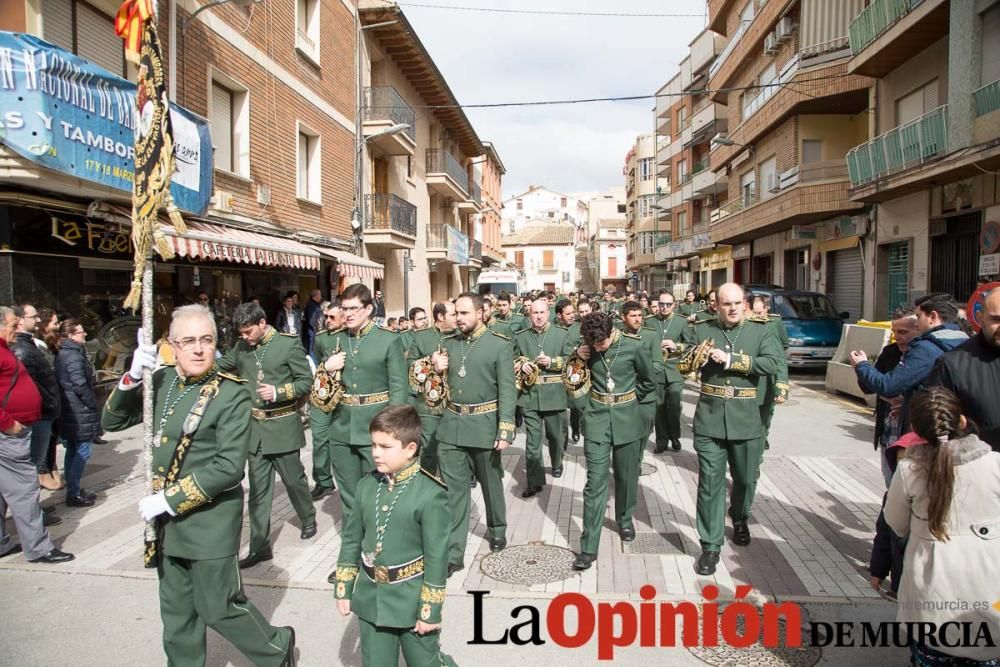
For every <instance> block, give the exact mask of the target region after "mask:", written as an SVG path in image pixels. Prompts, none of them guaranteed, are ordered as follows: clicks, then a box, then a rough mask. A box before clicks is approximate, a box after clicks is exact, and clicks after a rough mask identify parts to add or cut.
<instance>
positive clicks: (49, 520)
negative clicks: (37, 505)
mask: <svg viewBox="0 0 1000 667" xmlns="http://www.w3.org/2000/svg"><path fill="white" fill-rule="evenodd" d="M61 523H62V517H58V516H56V515H55V514H51V513H50V514H43V515H42V525H43V526H45V527H46V528H48V527H49V526H58V525H59V524H61Z"/></svg>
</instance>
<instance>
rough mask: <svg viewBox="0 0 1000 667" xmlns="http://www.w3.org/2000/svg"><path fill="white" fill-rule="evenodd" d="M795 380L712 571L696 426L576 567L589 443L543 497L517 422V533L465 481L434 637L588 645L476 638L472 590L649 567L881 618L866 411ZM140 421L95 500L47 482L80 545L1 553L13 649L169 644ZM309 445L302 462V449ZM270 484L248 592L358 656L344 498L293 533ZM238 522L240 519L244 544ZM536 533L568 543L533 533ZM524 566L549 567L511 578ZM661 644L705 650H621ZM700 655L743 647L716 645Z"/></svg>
mask: <svg viewBox="0 0 1000 667" xmlns="http://www.w3.org/2000/svg"><path fill="white" fill-rule="evenodd" d="M792 379H793V382H795V384H794V386H793V393H792V400H791V401H790V402H789V404H787V405H785V406H779V408H778V410H777V414H776V415H775V419H774V427H773V430H772V437H771V449H770V450H769V451H768V452H767V453H766V457H765V463H764V467H763V470H762V474H761V478H760V481H759V484H758V489H757V500H756V502H755V505H754V520H753V521H752V522H751V529H752V532H753V535H754V540H753V543H752V544H751V545H750V546H749V547H746V548H734V547H733V546H732V544H731V543H730V542H729V541H728V535H730V534H731V528H727V544H726V545H725V547H724V548H723V552H722V561H721V563H720V567H719V570H718V572H717V574H716V576H715V577H698V576H697V575H695V573H694V570H693V564H694V560H695V558H697V556H698V553H699V549H698V540H697V532H696V530H695V518H694V515H695V489H696V485H697V459H696V456H695V455H694V453H693V452H692V450H691V448H690V431H689V430H688V432H687V434H686V437H685V439H684V446H685V448H684V450H682V451H681V452H680V453H678V454H665V455H653V454H652V452H651V451H647V453H646V456H645V459H644V470H643V472H644V473H646V474H644V475H643V476H642V477H641V478H640V483H641V497H640V503H639V508H638V512H637V516H636V519H637V521H636V530H637V532H638V539H637V540H636V541H635V542H634V543H632V544H631V545H625V546H624V548H623V544H622V542H621V541H620V540H619V539H618V537H617V534H616V533H614V532H612V530H611V528H612V527H613V525H614V523H613V519H612V514H611V509H612V508H611V507H610V504H609V512H608V515H607V517H606V520H605V527H606V528H607V530H605V532H604V534H603V537H602V541H601V547H600V558H599V561H598V563H597V565H596V567H594V568H592V569H591V570H589V571H587V572H584V573H582V574H576V573H570V572H568V569H567V568H568V564H569V562H570V561H571V560H572V555H571V554H570V551H569V550H573V549H575V548H576V547H577V545H578V541H579V533H580V523H581V514H582V490H583V485H584V481H585V477H586V471H585V469H584V467H583V455H582V454H583V448H582V443H581V446H572V445H571V446H570V448H569V456H568V457H567V461H566V472H565V474H564V476H563V477H562V478H561V479H558V480H550V481H551V482H554V483H550V485H549V486H548V487H546V490H545V491H544V492H543V493H542V494H540V495H539V496H537V497H535V498H532V499H530V500H522V499H521V498H520V496H519V493H520V491H521V489H522V487H523V485H524V471H523V440H524V437H523V434H522V435H519V436H518V440H517V442H516V445H515V447H513V448H511V449H510V450H508V452H505V454H504V467H505V469H506V470H507V472H508V475H507V476H506V477H505V481H506V484H507V488H508V496H507V501H508V525H509V526H510V528H509V531H508V539H509V542H510V545H511V547H512V548H511V549H509V550H508V551H509V553H507V554H505V555H506V556H507V561H506V562H503V561H498V560H496V558H497V557H495V556H490V555H489V549H488V546H487V544H486V542H485V541H484V540H483V534H484V531H485V524H484V522H483V521H482V520H481V517H482V516H483V508H482V501H481V496H480V494H479V492H478V491H474V492H473V497H474V499H475V500H476V501H477V504H476V509H477V511H475V512H474V514H473V521H474V526H473V527H472V532H473V535H471V536H470V540H469V547H468V553H467V554H466V559H465V560H466V569H465V570H464V571H463V572H461V573H459V574H458V575H456V576H454V577H453V578H452V579H451V580H450V581H449V584H448V591H449V598H448V601H447V603H446V605H445V630H444V633H443V637H442V642H443V644H444V646H445V649H446V651H448V652H450V653H452V654H453V655H454V656H456V657H457V658H458V659H459V661H460V662H466V663H467V662H471V661H472V660H477V661H479V660H482V659H483V658H487V659H488V658H490V657H496V658H498V659H503V658H508V659H509V657H510V656H511V655H512V654H513V651H515V650H516V651H517V653H516V655H517V656H518V661H519V662H523V663H524V664H529V665H530V664H543V663H544V664H553V661H555V662H556V664H562V663H564V662H565V663H569V662H572V663H574V664H590V663H591V662H596V650H595V648H594V645H593V643H592V644H588V645H587V646H585V647H583V648H580V649H576V650H571V649H562V648H559V647H557V646H554V645H553V644H552V643H551V642H549V643H547V644H546V645H544V646H529V647H518V648H516V649H515V648H514V647H509V646H508V647H503V646H487V647H484V646H469V645H468V644H467V643H466V642H468V641H469V640H471V639H472V637H473V629H472V625H473V621H472V598H471V596H470V595H468V593H467V591H473V590H486V591H490V594H489V597H488V598H487V599H486V603H485V605H486V617H485V618H486V621H485V622H486V628H487V630H486V633H485V634H486V636H487V638H492V636H493V635H499V634H500V633H501V632H502V630H503V629H504V628H507V627H510V626H511V625H513V624H514V623H515V622H519V621H521V620H524V618H521V619H519V620H518V621H512V620H511V617H510V614H509V612H508V611H507V610H509V609H513V608H514V607H515V606H517V605H519V604H534V605H536V606H538V607H539V608H541V609H542V611H543V616H542V618H543V624H544V608H545V607H546V603H547V601H548V600H550V599H551V598H552V597H553V596H554V595H555V594H558V593H562V592H578V593H583V594H585V595H587V596H588V597H590V598H592V599H595V600H601V601H614V600H620V599H629V600H632V601H633V603H634V604H638V602H639V601H640V598H639V590H640V588H641V587H642V586H644V585H647V584H650V585H652V586H654V587H655V588H656V591H657V599H660V600H675V601H676V600H690V601H694V602H697V603H701V602H702V597H701V590H702V587H703V586H704V585H706V584H709V583H715V584H717V585H718V586H719V588H720V590H721V594H720V597H721V598H722V599H732V598H733V595H734V591H735V590H736V586H737V585H742V584H748V585H750V586H752V587H753V591H754V592H753V594H752V595H753V596H754V597H755V600H754V601H755V602H758V603H760V602H764V601H779V602H780V601H795V602H799V603H801V604H802V605H803V607H804V609H805V610H806V613H807V614H808V616H809V618H810V619H812V620H818V619H823V620H825V619H833V618H837V619H849V620H860V619H868V620H891V619H892V618H893V617H894V614H895V610H894V607H893V605H891V604H890V603H888V602H886V601H884V600H882V599H881V598H880V597H879V596H878V595H877V594H876V593H875V592H874V591H872V590H871V588H870V587H869V586H868V585H867V575H866V571H865V566H866V562H867V559H868V554H869V547H870V540H871V535H872V527H873V526H874V523H875V518H876V516H877V514H878V511H879V506H880V500H881V495H882V490H883V489H882V485H883V482H882V478H881V473H880V471H879V467H878V463H877V459H876V458H875V456H874V454H873V452H872V448H871V445H870V442H871V420H870V418H869V417H868V415H867V410H865V409H864V408H863V406H861V405H860V404H858V403H854V402H852V401H851V400H849V399H843V398H838V397H832V396H829V395H827V394H826V393H825V392H819V391H816V390H815V389H814V388H816V387H818V386H821V383H818V380H819V378H818V377H813V376H809V375H801V374H799V375H793V378H792ZM809 387H814V388H813V389H811V388H809ZM695 400H696V394H695V393H694V391H693V385H692V386H689V388H688V391H686V392H685V397H684V403H685V404H684V412H685V425H686V427H687V428H688V429H689V427H690V423H691V417H692V416H693V412H694V405H695ZM138 435H139V434H138V431H137V430H133V431H130V432H126V433H123V434H110V435H109V439H110V440H111V444H109V445H106V446H103V447H97V448H96V454H95V458H94V459H93V460H92V462H91V464H90V466H89V468H88V476H87V478H86V479H85V486H86V487H87V488H88V489H91V490H97V491H99V498H100V502H99V503H98V505H97V506H95V507H93V508H91V509H89V510H78V509H69V508H66V507H65V506H63V505H61V504H59V501H60V500H61V498H60V497H57V496H55V495H52V494H48V493H47V494H46V497H45V500H44V504H45V505H52V506H57V507H58V514H59V516H61V517H62V518H63V523H62V524H61V525H59V526H57V527H55V528H54V529H53V530H52V535H53V537H54V538H55V540H56V542H57V544H59V545H60V546H61V548H63V549H65V550H68V551H72V552H74V553H75V554H76V555H77V559H76V560H75V561H73V562H71V563H69V564H67V565H64V566H59V567H40V566H33V565H31V564H28V563H26V562H25V561H24V559H23V557H22V556H13V557H9V558H6V559H3V560H2V561H0V581H2V582H3V584H2V586H3V588H4V590H5V591H7V592H8V593H7V595H5V598H6V599H7V600H13V599H17V600H19V602H18V605H19V607H21V609H20V611H19V612H18V613H17V614H12V615H6V616H5V620H4V623H3V625H2V626H0V641H2V643H3V645H4V646H5V647H16V648H15V649H14V650H15V651H19V653H17V654H15V655H13V656H11V655H8V657H10V658H12V659H16V660H15V662H16V664H48V663H50V662H51V661H52V660H54V659H57V658H56V655H61V656H67V655H76V656H80V658H79V659H78V660H77V662H80V663H81V664H97V663H98V662H101V663H103V664H122V665H128V664H137V663H138V662H139V661H140V658H141V660H142V661H147V662H150V663H152V664H156V663H158V662H159V661H162V653H161V652H160V648H159V638H158V633H159V622H158V614H157V607H156V594H155V581H154V578H153V574H152V573H151V572H149V571H146V570H144V569H143V568H142V564H141V557H140V546H141V537H140V533H141V528H140V521H139V518H138V514H137V512H136V509H135V504H136V501H137V500H138V499H139V498H140V497H141V495H142V493H143V480H142V475H141V472H140V469H139V461H140V445H139V441H138ZM651 447H652V445H650V449H651ZM303 456H304V458H305V459H306V466H307V469H308V468H309V466H310V461H309V460H308V459H309V456H310V453H309V451H308V450H306V451H305V452H304V453H303ZM277 489H278V490H277V491H276V498H275V504H274V514H275V516H274V519H273V521H272V526H273V529H274V531H275V533H274V535H273V536H272V538H273V541H274V546H275V549H274V551H275V558H274V560H273V561H271V562H270V563H265V564H261V565H258V566H256V567H255V568H253V569H250V570H246V571H244V574H245V576H244V582H245V583H246V584H248V586H249V588H250V595H251V598H252V599H253V600H254V601H255V602H257V603H258V604H259V605H260V606H261V607H262V608H263V609H264V610H265V611H266V613H273V618H274V620H275V622H276V623H281V624H294V625H295V626H296V627H297V629H298V633H299V636H300V645H301V646H302V651H301V658H300V659H301V664H303V665H321V664H323V665H328V664H336V663H338V662H341V663H343V664H359V656H358V653H357V650H356V646H355V644H356V640H357V635H356V632H357V630H356V624H355V623H354V622H350V623H348V622H346V621H345V620H342V619H341V618H340V617H339V616H336V614H335V610H334V609H333V604H332V594H331V590H330V589H331V586H330V585H329V584H327V583H326V576H327V574H328V573H329V572H330V571H331V570H332V569H333V567H334V564H335V561H336V557H337V552H338V550H339V546H340V539H339V535H338V530H337V526H338V525H339V521H340V511H339V500H338V498H337V497H335V496H334V497H328V498H326V499H325V500H324V501H323V503H322V510H321V512H320V516H319V531H320V532H319V536H318V537H317V538H316V539H314V540H311V541H307V542H303V541H301V540H300V539H299V536H298V533H299V526H298V525H297V520H296V519H295V518H294V512H293V510H292V508H291V506H290V504H289V502H288V499H287V497H286V496H285V495H284V493H283V490H282V489H281V486H280V482H279V484H278V487H277ZM247 537H248V532H247V530H246V529H245V530H244V545H243V551H244V552H245V551H246V543H245V540H246V539H247ZM542 544H544V545H548V546H552V547H561V548H563V549H565V550H566V551H560V550H558V549H557V550H551V549H548V550H547V549H542V548H539V547H540V546H541V545H542ZM525 545H528V547H530V548H526V547H525ZM529 571H535V572H538V573H540V575H541V576H548V577H550V578H551V579H554V580H553V581H551V582H550V583H541V584H534V585H530V584H527V583H519V582H518V579H519V578H523V577H524V576H526V573H527V572H529ZM491 575H492V576H491ZM498 579H503V581H501V580H498ZM71 610H78V611H71ZM66 612H70V614H71V616H72V617H73V618H74V619H75V620H74V632H72V633H70V634H67V635H63V636H61V637H60V640H59V642H58V643H57V644H53V643H51V642H48V643H44V644H42V643H39V642H35V643H32V641H30V640H29V641H23V642H22V641H21V639H22V638H27V637H37V636H39V634H38V632H39V631H38V629H39V628H40V627H44V626H45V625H46V624H53V627H61V625H60V626H56V625H54V624H55V623H59V624H62V619H65V618H67V616H66ZM525 618H526V617H525ZM81 623H82V625H81ZM544 636H545V635H544V633H543V637H544ZM636 644H638V642H636ZM212 646H213V653H212V654H211V655H210V659H209V664H212V665H219V664H226V661H227V660H229V659H230V657H231V655H230V654H231V653H233V652H232V650H231V649H230V648H229V647H228V646H227V645H226V643H225V642H224V641H221V640H218V638H213V642H212ZM57 647H58V651H59V653H58V654H56V653H55V650H56V648H57ZM331 651H338V652H339V653H338V657H336V658H334V657H332V656H331ZM664 651H668V653H667V654H668V655H669V656H670V661H671V662H676V663H677V664H705V662H703V661H702V660H699V659H698V658H697V657H695V656H694V655H693V654H692V653H691V652H689V651H688V650H687V649H682V648H681V649H652V648H639V647H638V646H635V647H631V648H629V649H625V650H620V651H618V652H616V654H615V656H616V659H617V658H619V657H621V658H626V659H634V660H638V661H640V663H643V664H645V663H648V662H649V661H651V660H653V656H656V657H657V658H659V657H660V656H661V655H664V653H663V652H664ZM881 652H882V653H883V655H881V656H880V655H878V654H877V653H876V652H875V650H873V649H859V648H856V649H824V650H823V653H822V657H821V658H820V662H819V663H818V664H830V665H833V664H838V665H850V664H858V665H860V664H871V663H872V662H874V661H875V660H882V661H884V662H887V663H888V664H899V663H900V662H902V661H903V652H902V651H899V650H893V649H881ZM702 657H705V656H702ZM745 657H748V656H745ZM817 657H818V652H816V654H815V655H812V656H810V655H806V654H805V652H803V653H802V654H800V655H798V656H795V655H791V656H785V657H783V656H782V655H778V654H770V655H769V658H770V660H772V661H773V662H770V663H768V662H766V661H765V663H764V664H789V665H791V664H816V662H815V659H816V658H817ZM240 660H241V659H239V658H234V659H233V660H232V664H245V663H243V662H241V661H240ZM713 660H714V661H713ZM758 660H759V658H758ZM706 661H708V662H709V663H710V664H736V663H731V662H726V661H724V660H722V658H721V657H719V656H716V657H715V658H710V657H709V658H706ZM755 664H756V663H755Z"/></svg>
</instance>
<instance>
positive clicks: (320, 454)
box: [309, 406, 333, 489]
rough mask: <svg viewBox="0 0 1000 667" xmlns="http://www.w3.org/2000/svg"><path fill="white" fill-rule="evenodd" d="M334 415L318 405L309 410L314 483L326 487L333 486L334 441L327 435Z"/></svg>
mask: <svg viewBox="0 0 1000 667" xmlns="http://www.w3.org/2000/svg"><path fill="white" fill-rule="evenodd" d="M331 421H332V417H331V415H330V414H329V413H326V412H323V411H322V410H320V409H319V408H317V407H315V406H314V407H313V408H311V409H310V410H309V428H310V430H312V455H313V469H312V477H313V483H314V484H316V486H321V487H323V488H325V489H329V488H332V487H333V443H332V442H330V439H329V436H327V428H328V427H329V426H330V422H331Z"/></svg>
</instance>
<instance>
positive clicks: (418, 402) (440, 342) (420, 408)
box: [409, 301, 456, 475]
mask: <svg viewBox="0 0 1000 667" xmlns="http://www.w3.org/2000/svg"><path fill="white" fill-rule="evenodd" d="M432 312H433V314H434V324H433V325H431V326H430V327H428V328H426V329H421V330H420V331H417V332H415V333H414V334H413V344H412V345H411V346H410V354H409V359H412V360H413V361H412V363H411V364H410V365H411V367H413V366H416V365H418V364H419V363H420V362H421V360H422V359H424V358H428V357H430V356H431V355H432V354H434V353H435V352H437V351H438V350H442V349H444V339H445V338H448V337H449V336H451V335H453V334H454V333H455V327H456V320H455V304H453V303H452V302H451V301H442V302H440V303H435V304H434V309H433V311H432ZM410 405H412V406H413V407H415V408H416V409H417V414H418V415H420V423H421V425H422V427H423V433H422V434H421V437H420V465H421V466H422V467H423V468H424V469H425V470H427V471H429V472H430V473H431V474H432V475H436V474H438V457H437V439H436V438H435V437H434V433H435V431H437V427H438V422H439V421H440V420H441V414H442V413H443V412H444V406H441V407H438V408H431V407H429V406H428V405H427V403H426V402H425V401H424V392H423V387H422V386H421V385H419V384H417V385H416V386H414V385H411V386H410Z"/></svg>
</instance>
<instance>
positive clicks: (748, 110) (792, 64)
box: [742, 55, 799, 120]
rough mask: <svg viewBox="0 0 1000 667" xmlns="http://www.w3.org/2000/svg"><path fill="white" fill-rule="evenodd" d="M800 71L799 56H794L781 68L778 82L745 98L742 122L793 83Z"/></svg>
mask: <svg viewBox="0 0 1000 667" xmlns="http://www.w3.org/2000/svg"><path fill="white" fill-rule="evenodd" d="M798 71H799V56H798V55H796V56H794V57H793V58H792V59H791V60H789V61H788V62H787V63H785V65H784V67H782V68H781V72H780V73H779V74H778V79H777V81H774V82H772V83H770V84H767V85H765V86H763V87H762V88H761V89H760V92H758V93H757V94H756V95H754V96H753V97H750V98H746V97H744V98H743V99H744V102H743V117H742V120H747V119H748V118H750V116H752V115H754V114H755V113H757V112H758V111H760V108H761V107H762V106H764V104H766V103H767V101H768V100H769V99H771V98H772V97H774V96H775V94H777V92H778V91H780V90H781V87H782V86H783V85H784V84H786V83H788V82H789V81H791V79H792V77H794V76H795V74H796V73H797V72H798Z"/></svg>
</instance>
